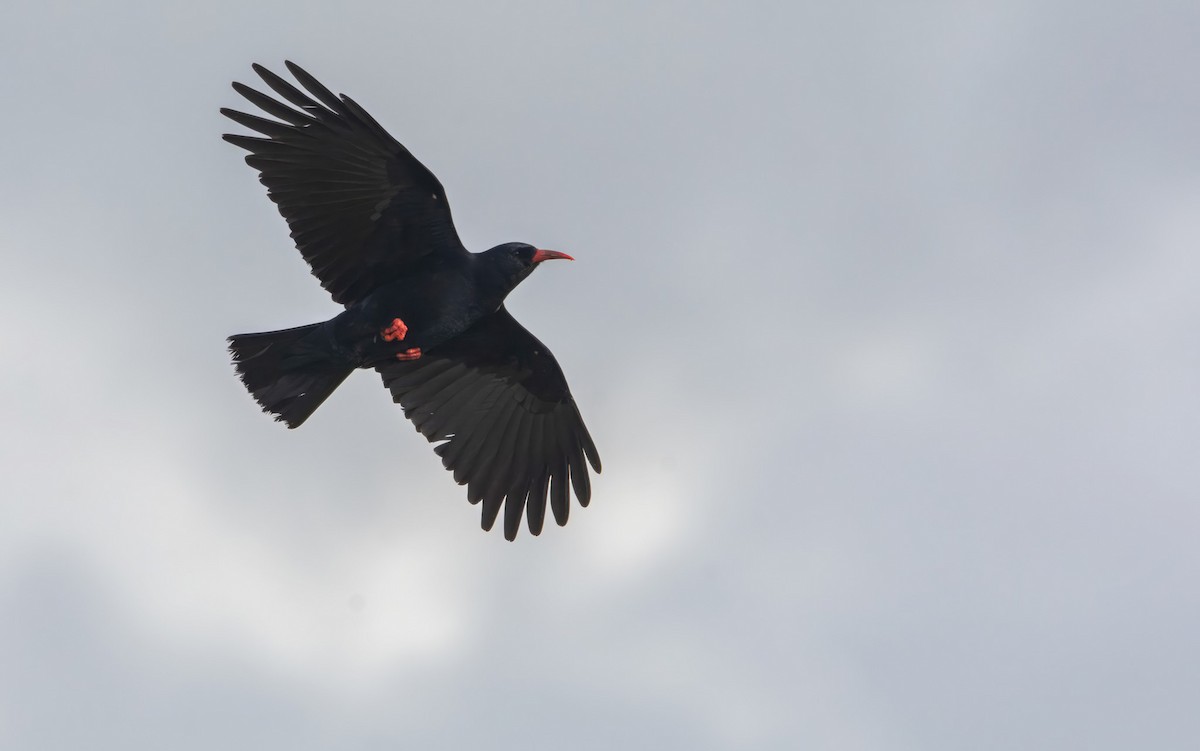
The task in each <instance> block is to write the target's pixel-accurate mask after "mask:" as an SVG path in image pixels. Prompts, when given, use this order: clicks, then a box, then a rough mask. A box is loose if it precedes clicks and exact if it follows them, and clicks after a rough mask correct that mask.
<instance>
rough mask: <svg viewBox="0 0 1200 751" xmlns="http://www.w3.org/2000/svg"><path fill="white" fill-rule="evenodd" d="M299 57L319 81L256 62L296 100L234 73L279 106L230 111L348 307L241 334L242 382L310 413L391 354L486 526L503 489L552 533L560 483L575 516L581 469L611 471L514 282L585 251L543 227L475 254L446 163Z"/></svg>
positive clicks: (255, 100) (297, 413) (512, 503)
mask: <svg viewBox="0 0 1200 751" xmlns="http://www.w3.org/2000/svg"><path fill="white" fill-rule="evenodd" d="M287 68H288V70H290V71H291V72H292V75H293V76H295V77H296V80H297V81H299V83H300V84H301V86H303V87H304V89H306V90H307V92H308V93H305V92H303V91H301V90H300V89H298V88H296V87H295V86H293V85H292V84H290V83H288V82H287V81H285V80H284V79H282V78H280V77H279V76H277V75H275V74H274V73H272V72H270V71H269V70H267V69H266V68H263V67H262V66H261V65H254V71H255V72H256V73H258V75H259V76H260V77H261V78H262V79H263V81H264V82H265V83H266V84H267V86H269V87H270V88H271V89H272V90H273V91H274V92H275V93H276V94H277V95H279V97H281V98H282V99H283V100H285V101H286V102H288V103H290V104H291V105H292V106H290V107H289V106H287V105H286V104H284V103H283V102H280V101H277V100H275V99H273V98H271V97H269V96H267V95H266V94H263V93H261V92H259V91H256V90H254V89H252V88H250V87H248V86H244V85H242V84H240V83H234V84H233V88H234V89H235V90H236V91H237V92H238V93H239V94H241V95H242V96H244V97H245V98H246V99H248V100H249V101H250V102H251V103H252V104H254V105H255V106H257V107H259V108H260V109H262V110H263V111H264V112H265V113H267V114H268V115H271V116H273V117H275V118H278V120H269V119H266V118H262V117H258V116H255V115H248V114H245V113H243V112H237V111H235V110H231V109H222V110H221V114H223V115H225V116H226V117H228V118H230V119H231V120H233V121H235V122H237V123H239V124H241V125H244V126H245V127H247V128H250V129H252V130H254V131H257V132H258V133H261V134H262V136H245V135H229V134H226V135H225V136H224V139H225V140H226V141H229V142H230V143H232V144H234V145H236V146H240V147H241V148H243V149H246V150H247V151H249V152H250V155H249V156H247V157H246V163H247V164H249V165H250V166H251V167H253V168H255V169H256V170H258V171H259V179H260V180H261V181H262V183H263V185H266V186H267V194H268V196H269V197H270V198H271V200H272V201H274V202H275V203H276V205H277V206H278V207H279V213H280V214H282V215H283V218H284V219H286V220H287V223H288V226H289V227H290V228H291V230H292V232H291V234H292V238H293V239H294V240H295V241H296V247H297V249H299V251H300V253H301V254H302V255H303V256H304V260H305V261H307V262H308V264H309V266H310V267H311V268H312V273H313V275H314V276H316V277H317V279H318V280H320V282H321V286H322V287H324V288H325V289H326V290H327V291H328V292H329V293H330V294H331V295H332V296H333V299H334V301H335V302H338V303H341V304H342V305H344V306H345V310H344V311H342V312H341V313H339V314H338V315H336V316H334V317H333V318H331V319H330V320H328V321H325V322H324V323H314V324H310V325H308V326H300V327H298V328H294V329H286V330H283V331H270V332H266V333H260V334H238V335H236V336H231V337H229V350H230V352H231V353H232V354H233V362H234V365H235V366H236V368H237V371H238V374H239V375H240V376H241V379H242V382H243V383H245V384H246V388H247V389H249V390H250V393H251V394H252V395H253V396H254V399H255V400H256V401H257V402H258V403H259V404H260V405H261V406H262V408H263V411H265V412H268V413H271V414H274V415H275V419H277V420H282V421H283V422H285V423H287V426H288V427H289V428H295V427H297V426H299V425H301V424H302V423H303V422H304V421H305V420H307V419H308V417H309V415H311V414H312V413H313V411H314V410H315V409H316V408H317V407H318V406H320V404H321V402H323V401H325V399H326V398H328V396H329V395H330V394H331V393H333V390H334V389H336V388H337V387H338V385H339V384H341V382H342V381H344V380H345V379H346V376H348V375H350V373H351V372H352V371H354V370H355V369H356V368H374V369H375V370H376V371H378V373H379V374H380V375H381V376H383V383H384V385H385V386H386V387H387V388H388V389H389V390H390V391H391V393H392V399H393V401H395V402H396V403H398V404H399V405H400V406H401V407H403V408H404V416H405V417H407V418H408V419H410V420H412V422H413V425H414V426H416V429H417V430H418V431H420V433H421V434H422V435H424V436H425V438H427V439H428V440H429V441H430V442H431V443H436V444H437V445H436V446H435V447H434V451H436V452H437V454H438V455H439V456H440V457H442V464H444V465H445V467H446V469H448V470H450V471H452V472H453V473H454V479H455V481H456V482H458V483H459V484H460V485H464V484H465V485H466V486H467V499H468V500H469V501H470V502H471V503H479V502H480V501H482V502H483V512H482V525H483V528H484V529H485V530H488V529H491V528H492V525H493V524H494V523H495V521H496V518H497V517H498V516H499V514H500V507H501V506H502V505H503V506H504V536H505V537H506V538H507V539H509V540H512V539H514V538H515V537H516V535H517V530H518V528H519V527H520V524H521V513H522V511H526V512H527V515H528V523H529V531H530V532H532V533H533V534H535V535H536V534H539V533H540V532H541V531H542V523H543V521H544V520H545V516H546V499H547V497H549V499H550V508H551V510H552V511H553V512H554V519H555V521H556V522H558V524H559V525H563V524H566V523H567V516H568V513H569V510H570V505H569V504H570V490H569V489H568V485H570V486H572V487H573V488H574V490H575V496H576V498H578V500H579V505H581V506H587V505H588V501H589V500H590V498H591V486H590V481H589V479H588V469H587V464H586V463H585V461H584V459H585V457H586V459H587V462H588V463H590V464H591V466H592V468H593V469H594V470H595V471H596V472H599V471H600V456H599V454H597V452H596V446H595V444H593V443H592V438H591V436H589V435H588V431H587V428H586V427H584V424H583V418H582V417H581V416H580V414H579V409H578V407H576V406H575V400H574V399H573V398H572V397H571V391H570V389H568V388H567V381H566V378H564V376H563V373H562V370H561V369H560V368H559V366H558V362H557V361H556V360H555V359H554V355H552V354H550V350H549V349H547V348H546V346H545V345H544V344H542V343H541V342H539V341H538V340H537V339H536V338H534V336H533V334H530V333H529V332H528V331H526V330H525V328H524V327H523V326H521V324H519V323H517V321H516V320H515V319H514V318H513V317H512V316H511V315H510V314H509V312H508V311H507V310H505V308H504V298H505V297H506V296H507V295H508V293H509V292H511V291H512V290H513V288H514V287H516V286H517V285H518V284H520V283H521V281H522V280H524V279H525V277H527V276H529V274H530V273H531V272H532V271H533V270H534V269H535V268H537V267H538V265H539V264H540V263H541V262H542V261H548V260H550V259H554V258H564V259H567V260H573V259H571V257H570V256H568V255H566V254H565V253H558V252H556V251H552V250H539V249H538V248H535V247H534V246H532V245H527V244H525V243H505V244H503V245H497V246H496V247H494V248H492V249H491V250H488V251H486V252H484V253H471V252H468V251H467V249H466V248H464V247H463V244H462V242H461V241H460V240H459V239H458V233H457V232H456V231H455V229H454V222H453V220H452V219H451V217H450V204H449V202H448V201H447V200H446V191H445V190H444V189H443V188H442V185H441V183H440V182H438V179H437V178H436V177H434V175H433V173H432V172H430V171H429V170H428V169H426V167H425V166H424V165H423V164H421V163H420V162H419V161H417V160H416V158H415V157H413V155H412V154H410V153H409V152H408V150H407V149H405V148H404V147H403V146H401V145H400V143H399V142H398V141H396V139H394V138H392V137H391V136H390V135H388V133H387V131H385V130H384V129H383V128H382V127H381V126H380V125H379V123H377V122H376V121H375V119H374V118H372V117H371V116H370V115H369V114H367V112H366V111H365V110H364V109H363V108H362V107H360V106H359V105H358V104H356V103H355V102H354V101H353V100H351V99H350V98H349V97H348V96H346V95H345V94H343V95H341V96H340V97H338V96H334V95H333V94H332V93H331V92H330V91H329V89H327V88H325V87H324V86H322V85H321V84H320V83H319V82H317V80H316V79H315V78H313V77H312V76H311V75H309V74H308V73H306V72H305V71H304V70H303V69H302V68H300V67H299V66H298V65H295V64H293V63H291V62H288V63H287Z"/></svg>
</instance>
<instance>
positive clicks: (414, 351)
mask: <svg viewBox="0 0 1200 751" xmlns="http://www.w3.org/2000/svg"><path fill="white" fill-rule="evenodd" d="M396 359H397V360H420V359H421V348H420V347H410V348H409V349H406V350H404V351H403V352H397V353H396Z"/></svg>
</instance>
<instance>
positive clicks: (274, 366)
mask: <svg viewBox="0 0 1200 751" xmlns="http://www.w3.org/2000/svg"><path fill="white" fill-rule="evenodd" d="M320 326H321V324H319V323H314V324H311V325H308V326H299V327H297V328H294V329H284V330H282V331H267V332H263V333H261V334H235V335H234V336H231V337H229V352H230V353H231V354H232V355H233V364H234V367H236V368H237V371H238V375H239V376H241V379H242V383H244V384H246V388H247V389H248V390H249V391H250V395H251V396H253V397H254V400H255V401H256V402H258V403H259V405H260V406H262V408H263V411H264V412H268V413H270V414H273V415H275V419H276V420H281V421H283V422H285V423H287V426H288V427H289V428H295V427H299V426H300V425H302V424H303V423H304V421H305V420H307V419H308V417H309V415H311V414H312V413H313V412H314V411H315V410H316V409H317V407H319V406H321V403H322V402H324V401H325V400H326V399H327V398H329V395H330V394H332V393H333V391H334V389H336V388H337V387H338V386H339V385H341V383H342V381H344V380H346V376H348V375H350V373H351V372H353V371H354V367H355V366H354V364H353V363H348V362H347V361H346V360H345V359H344V358H342V357H339V356H338V354H337V352H336V350H334V349H333V348H332V347H330V346H329V345H328V343H327V342H325V341H324V337H323V336H321V335H320V333H319V332H318V331H317V329H318V328H319V327H320Z"/></svg>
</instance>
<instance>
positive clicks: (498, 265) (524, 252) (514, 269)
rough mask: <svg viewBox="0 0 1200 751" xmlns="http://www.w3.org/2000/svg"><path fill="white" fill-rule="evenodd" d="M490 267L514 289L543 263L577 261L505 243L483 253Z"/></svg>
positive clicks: (524, 246)
mask: <svg viewBox="0 0 1200 751" xmlns="http://www.w3.org/2000/svg"><path fill="white" fill-rule="evenodd" d="M483 257H484V258H486V259H487V264H488V266H490V267H491V269H492V270H493V271H494V272H495V273H496V275H497V276H499V278H500V281H501V282H502V283H503V284H504V285H505V286H506V287H507V288H508V289H510V290H511V289H512V288H514V287H516V286H517V285H518V284H520V283H521V282H522V281H523V280H524V279H525V277H527V276H529V275H530V274H531V273H533V270H534V269H536V268H537V267H538V264H540V263H541V262H542V261H551V260H554V259H556V258H562V259H565V260H568V261H574V260H575V259H574V258H572V257H571V256H569V255H567V254H566V253H559V252H558V251H557V250H541V249H539V248H535V247H533V246H532V245H529V244H528V243H505V244H503V245H497V246H496V247H494V248H492V249H491V250H489V251H486V252H485V253H483Z"/></svg>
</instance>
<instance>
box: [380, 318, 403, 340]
mask: <svg viewBox="0 0 1200 751" xmlns="http://www.w3.org/2000/svg"><path fill="white" fill-rule="evenodd" d="M380 336H382V337H383V340H384V341H385V342H398V341H401V340H403V339H404V337H406V336H408V326H406V325H405V324H404V321H401V320H400V319H399V318H393V319H392V325H391V326H388V327H387V328H386V329H384V330H383V331H381V332H380Z"/></svg>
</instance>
